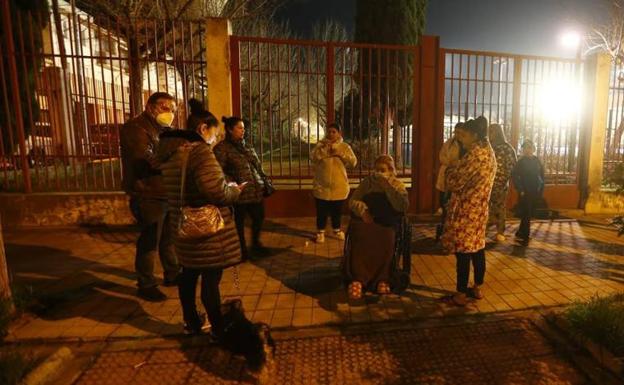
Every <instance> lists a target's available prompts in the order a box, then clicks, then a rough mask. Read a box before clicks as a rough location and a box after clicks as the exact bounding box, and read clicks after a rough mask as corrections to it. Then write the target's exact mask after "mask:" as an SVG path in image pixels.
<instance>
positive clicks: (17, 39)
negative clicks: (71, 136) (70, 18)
mask: <svg viewBox="0 0 624 385" xmlns="http://www.w3.org/2000/svg"><path fill="white" fill-rule="evenodd" d="M9 7H10V9H11V20H12V22H13V28H12V32H13V43H14V45H15V51H16V55H15V56H11V57H9V55H3V56H2V61H3V65H4V69H5V73H6V78H7V91H8V94H5V93H3V92H0V106H4V105H5V103H7V104H8V105H9V106H11V105H14V103H13V92H14V91H13V90H12V88H11V83H10V82H9V79H10V73H9V60H13V59H15V58H17V59H18V60H16V67H17V78H18V79H17V81H18V84H19V91H18V92H19V100H20V106H21V110H22V121H23V123H24V131H25V132H24V134H25V135H26V136H28V135H29V134H30V132H32V129H33V127H32V125H31V122H36V121H37V120H38V118H39V103H38V102H37V98H36V94H35V74H36V73H37V72H38V71H39V69H40V66H41V53H42V50H43V33H42V31H43V29H44V28H45V27H46V26H47V25H48V21H49V10H48V2H47V0H9ZM29 16H31V17H32V22H30V21H29ZM6 27H7V26H4V25H2V26H0V41H2V44H4V42H5V41H6V36H5V34H6V33H7V32H8V29H7V28H6ZM20 27H21V28H20ZM31 28H32V29H31ZM22 57H24V58H29V59H28V62H27V63H23V62H22V61H21V60H19V59H20V58H22ZM25 67H26V68H25ZM5 97H6V98H8V100H3V99H4V98H5ZM31 116H32V120H31ZM0 127H10V128H11V129H2V139H3V143H4V147H5V151H6V152H8V153H12V152H13V147H14V145H15V144H16V143H17V125H16V116H15V108H10V109H9V113H8V114H7V112H6V111H5V109H4V108H0ZM9 133H10V134H9ZM11 139H12V140H11Z"/></svg>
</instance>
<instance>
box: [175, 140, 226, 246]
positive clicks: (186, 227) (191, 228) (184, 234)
mask: <svg viewBox="0 0 624 385" xmlns="http://www.w3.org/2000/svg"><path fill="white" fill-rule="evenodd" d="M192 148H193V147H192V146H185V147H184V148H182V149H180V151H183V152H182V184H181V186H180V205H181V209H180V211H181V212H180V220H179V223H178V234H177V236H178V239H181V240H187V241H191V240H196V239H198V238H203V237H206V236H208V235H213V234H215V233H217V232H218V231H220V230H222V229H223V228H224V227H225V222H224V221H223V217H222V216H221V211H220V210H219V208H218V207H217V206H214V205H205V206H202V207H190V206H186V205H185V202H184V190H185V186H186V170H187V166H188V158H189V153H190V152H191V149H192Z"/></svg>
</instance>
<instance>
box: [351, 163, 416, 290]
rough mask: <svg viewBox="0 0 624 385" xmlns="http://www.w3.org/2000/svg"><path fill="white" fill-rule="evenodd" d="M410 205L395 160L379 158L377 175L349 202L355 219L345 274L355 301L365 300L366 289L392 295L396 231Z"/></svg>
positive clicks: (361, 187)
mask: <svg viewBox="0 0 624 385" xmlns="http://www.w3.org/2000/svg"><path fill="white" fill-rule="evenodd" d="M408 204H409V200H408V197H407V190H406V189H405V186H404V185H403V183H402V182H401V181H400V180H399V179H397V177H396V172H395V168H394V160H393V159H392V157H390V156H388V155H381V156H379V157H378V158H377V159H376V160H375V173H374V174H373V175H371V176H369V177H367V178H365V179H364V180H362V183H360V186H359V187H358V188H357V189H356V190H355V192H354V193H353V196H352V197H351V201H350V202H349V208H350V209H351V211H352V212H353V216H354V217H353V219H352V221H351V224H350V228H349V234H350V236H351V238H350V239H351V242H350V246H349V247H348V251H347V252H345V259H344V261H343V274H344V275H345V278H346V279H347V281H348V282H350V284H349V289H348V291H349V296H350V297H351V298H352V299H359V298H361V296H362V291H363V289H368V290H371V291H377V293H379V294H388V293H390V289H391V288H390V285H389V279H390V274H391V272H392V271H391V269H392V258H393V257H394V249H395V242H396V229H397V227H398V226H400V224H401V221H402V218H403V215H405V212H406V211H407V207H408ZM362 222H364V223H362Z"/></svg>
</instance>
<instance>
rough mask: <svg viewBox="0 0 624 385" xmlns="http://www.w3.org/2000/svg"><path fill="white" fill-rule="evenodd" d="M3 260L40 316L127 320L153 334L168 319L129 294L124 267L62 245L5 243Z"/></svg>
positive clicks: (130, 277)
mask: <svg viewBox="0 0 624 385" xmlns="http://www.w3.org/2000/svg"><path fill="white" fill-rule="evenodd" d="M6 253H7V261H8V265H9V267H10V271H11V275H12V276H13V282H14V284H15V285H17V286H22V287H27V286H32V287H33V297H34V298H32V301H33V305H32V310H33V311H34V312H35V313H36V314H37V316H39V317H40V318H42V319H44V320H53V321H58V320H64V319H70V318H75V317H83V318H87V319H91V320H94V321H97V322H100V323H103V324H127V325H130V326H133V327H135V328H137V329H140V330H143V331H145V332H148V333H152V334H159V333H160V332H161V331H162V330H163V328H164V327H167V326H171V324H169V323H166V322H162V321H160V320H158V319H155V318H153V317H151V316H150V315H149V314H148V313H147V312H146V311H145V310H144V309H143V307H142V305H141V303H140V301H139V300H138V299H135V295H136V288H135V287H133V286H132V287H131V286H127V285H124V284H123V281H130V282H134V274H133V273H131V272H130V271H129V270H127V269H123V268H120V267H115V266H112V265H106V264H102V263H99V262H96V261H92V260H86V259H82V258H79V257H76V256H74V255H72V254H71V253H70V252H69V251H67V250H62V249H56V248H52V247H46V246H35V245H19V244H13V243H8V244H6Z"/></svg>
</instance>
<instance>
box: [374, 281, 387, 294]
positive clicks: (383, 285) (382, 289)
mask: <svg viewBox="0 0 624 385" xmlns="http://www.w3.org/2000/svg"><path fill="white" fill-rule="evenodd" d="M377 293H378V294H390V285H388V282H384V281H379V283H378V284H377Z"/></svg>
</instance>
